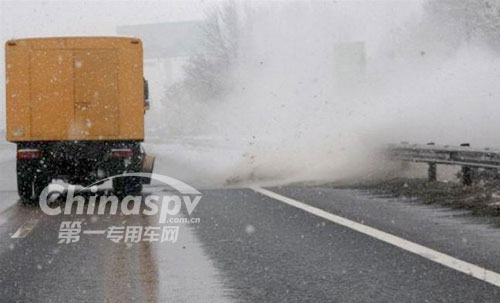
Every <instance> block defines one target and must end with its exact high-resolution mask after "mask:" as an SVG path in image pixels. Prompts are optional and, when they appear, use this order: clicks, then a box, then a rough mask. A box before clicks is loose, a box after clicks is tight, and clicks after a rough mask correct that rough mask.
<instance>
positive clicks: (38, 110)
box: [5, 37, 144, 142]
mask: <svg viewBox="0 0 500 303" xmlns="http://www.w3.org/2000/svg"><path fill="white" fill-rule="evenodd" d="M5 47H6V63H7V64H6V71H7V90H6V94H7V98H6V100H7V140H8V141H11V142H19V141H49V140H50V141H58V140H143V139H144V95H143V93H144V88H143V67H142V44H141V42H140V40H138V39H135V38H112V37H80V38H41V39H23V40H14V41H9V42H8V43H7V44H6V46H5Z"/></svg>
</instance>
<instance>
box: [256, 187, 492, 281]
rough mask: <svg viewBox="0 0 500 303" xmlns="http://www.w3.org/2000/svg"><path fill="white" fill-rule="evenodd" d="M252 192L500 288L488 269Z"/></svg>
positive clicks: (295, 203) (284, 199) (261, 190)
mask: <svg viewBox="0 0 500 303" xmlns="http://www.w3.org/2000/svg"><path fill="white" fill-rule="evenodd" d="M251 189H252V190H254V191H256V192H258V193H261V194H263V195H265V196H268V197H270V198H273V199H276V200H278V201H281V202H283V203H285V204H288V205H290V206H293V207H296V208H299V209H301V210H303V211H306V212H308V213H310V214H313V215H315V216H318V217H321V218H323V219H326V220H329V221H331V222H333V223H336V224H339V225H342V226H345V227H347V228H350V229H353V230H355V231H358V232H360V233H363V234H365V235H368V236H370V237H373V238H375V239H378V240H380V241H383V242H385V243H388V244H391V245H394V246H396V247H399V248H401V249H404V250H406V251H409V252H412V253H414V254H417V255H419V256H421V257H423V258H426V259H428V260H431V261H433V262H436V263H439V264H441V265H444V266H446V267H449V268H452V269H454V270H457V271H459V272H462V273H464V274H466V275H469V276H472V277H474V278H476V279H479V280H482V281H485V282H487V283H490V284H493V285H495V286H497V287H500V274H499V273H496V272H494V271H491V270H488V269H486V268H483V267H480V266H477V265H474V264H471V263H468V262H465V261H462V260H460V259H457V258H454V257H452V256H449V255H447V254H444V253H441V252H439V251H437V250H434V249H431V248H428V247H425V246H422V245H420V244H417V243H414V242H411V241H408V240H405V239H403V238H400V237H397V236H394V235H392V234H389V233H386V232H383V231H380V230H378V229H375V228H373V227H369V226H366V225H363V224H361V223H358V222H354V221H351V220H349V219H346V218H343V217H340V216H337V215H334V214H331V213H329V212H326V211H324V210H322V209H319V208H316V207H313V206H310V205H307V204H305V203H303V202H299V201H297V200H294V199H292V198H288V197H285V196H282V195H280V194H277V193H275V192H272V191H270V190H267V189H264V188H260V187H251Z"/></svg>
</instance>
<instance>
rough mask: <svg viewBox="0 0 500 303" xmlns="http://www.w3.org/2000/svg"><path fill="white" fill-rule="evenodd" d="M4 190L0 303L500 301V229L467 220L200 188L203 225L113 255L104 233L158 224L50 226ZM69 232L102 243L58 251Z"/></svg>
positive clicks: (288, 193) (134, 220) (352, 194)
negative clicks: (69, 228)
mask: <svg viewBox="0 0 500 303" xmlns="http://www.w3.org/2000/svg"><path fill="white" fill-rule="evenodd" d="M0 166H1V168H2V169H3V170H4V171H10V170H12V169H13V161H6V162H3V163H0ZM159 170H162V168H161V167H160V168H159ZM160 173H161V172H160ZM7 179H8V178H4V179H3V180H2V183H1V184H2V185H1V186H2V187H1V190H2V191H1V192H0V198H1V199H0V200H1V201H2V205H1V206H0V212H1V213H0V302H65V303H66V302H500V278H499V277H500V275H499V273H500V258H498V256H499V248H500V229H499V228H497V227H496V226H495V224H493V223H494V222H488V221H487V220H486V219H484V218H474V217H470V216H469V215H467V214H466V213H464V212H457V211H451V210H447V209H443V208H436V207H429V206H424V205H421V204H418V203H417V202H409V201H400V200H397V199H393V198H390V197H383V196H380V195H374V194H371V193H370V192H363V191H355V190H338V189H331V188H327V187H305V186H288V187H267V188H263V187H252V188H215V189H203V190H200V191H201V194H202V199H201V200H200V202H199V204H198V205H197V206H196V208H195V209H194V211H193V213H191V214H190V215H188V213H187V212H185V211H183V212H182V214H180V215H179V216H177V218H184V217H185V218H199V222H194V223H179V224H170V225H171V226H173V225H175V226H178V227H179V228H178V234H177V238H176V239H175V242H174V241H165V242H159V241H151V242H148V241H138V242H130V243H129V242H125V241H118V243H116V242H114V241H112V240H110V238H108V237H107V236H106V235H107V234H99V233H98V232H99V231H102V230H107V229H108V228H109V227H110V226H143V227H146V226H156V225H158V220H157V219H158V218H157V217H156V216H147V215H144V214H138V215H128V216H125V215H120V214H116V215H109V214H108V215H101V216H100V215H58V216H49V215H47V214H45V213H43V212H42V211H41V210H40V209H39V208H38V207H30V206H23V205H22V204H21V203H19V202H18V198H17V194H16V193H15V191H14V190H13V188H12V181H10V179H9V180H7ZM9 182H10V183H9ZM171 190H172V189H167V188H164V187H162V186H159V185H155V186H151V187H147V188H145V190H144V193H143V197H146V196H148V195H151V194H157V195H161V194H164V193H166V192H169V191H171ZM100 193H101V194H105V193H106V191H105V190H103V191H101V192H100ZM63 221H72V222H75V221H76V222H81V224H82V227H84V229H85V230H89V231H94V232H96V233H94V234H92V233H89V234H81V235H80V237H79V239H78V241H75V242H71V243H64V242H63V243H60V242H61V240H62V238H61V237H60V236H61V234H60V231H61V225H62V222H63Z"/></svg>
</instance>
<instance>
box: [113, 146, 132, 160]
mask: <svg viewBox="0 0 500 303" xmlns="http://www.w3.org/2000/svg"><path fill="white" fill-rule="evenodd" d="M111 155H113V157H115V158H132V156H133V155H134V153H133V152H132V150H131V149H128V148H121V149H112V150H111Z"/></svg>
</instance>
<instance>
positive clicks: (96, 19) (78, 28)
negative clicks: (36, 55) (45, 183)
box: [0, 0, 207, 129]
mask: <svg viewBox="0 0 500 303" xmlns="http://www.w3.org/2000/svg"><path fill="white" fill-rule="evenodd" d="M206 4H207V1H203V0H163V1H68V0H66V1H19V0H16V1H1V0H0V38H1V41H2V47H1V48H0V57H1V58H2V59H1V60H0V70H1V71H2V73H1V77H0V79H1V80H0V81H1V83H0V93H1V96H2V98H1V102H0V104H1V105H0V112H1V113H2V114H1V115H0V129H3V128H4V127H5V122H4V121H5V73H4V72H3V71H4V70H5V66H4V65H5V60H4V59H3V58H4V57H5V52H4V45H5V42H6V41H7V40H9V39H12V38H26V37H47V36H49V37H50V36H79V35H115V34H116V32H115V28H116V26H119V25H128V24H142V23H157V22H168V21H184V20H193V19H201V18H202V16H203V7H205V6H206Z"/></svg>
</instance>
